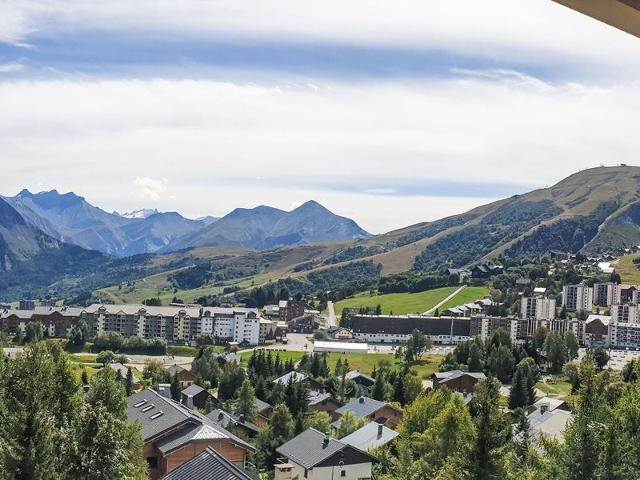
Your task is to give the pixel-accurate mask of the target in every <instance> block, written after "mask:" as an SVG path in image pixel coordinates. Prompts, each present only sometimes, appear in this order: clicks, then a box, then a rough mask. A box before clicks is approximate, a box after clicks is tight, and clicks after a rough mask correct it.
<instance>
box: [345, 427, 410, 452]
mask: <svg viewBox="0 0 640 480" xmlns="http://www.w3.org/2000/svg"><path fill="white" fill-rule="evenodd" d="M398 435H399V434H398V432H396V431H395V430H391V429H390V428H388V427H385V426H384V425H380V424H378V423H376V422H370V423H367V424H366V425H365V426H363V427H362V428H359V429H358V430H356V431H355V432H353V433H352V434H350V435H347V436H346V437H344V438H342V439H340V441H341V442H344V443H346V444H348V445H351V446H352V447H355V448H358V449H360V450H364V451H369V450H373V449H374V448H378V447H382V446H384V445H386V444H387V443H389V442H390V441H391V440H393V439H394V438H396V437H397V436H398Z"/></svg>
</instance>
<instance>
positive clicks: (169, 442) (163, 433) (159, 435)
mask: <svg viewBox="0 0 640 480" xmlns="http://www.w3.org/2000/svg"><path fill="white" fill-rule="evenodd" d="M127 417H128V419H129V421H130V422H136V421H138V422H140V424H141V426H142V438H143V441H144V449H143V452H144V456H145V459H146V460H147V464H148V466H149V476H150V478H151V479H152V480H156V479H159V478H162V477H163V476H164V475H166V474H168V473H170V472H172V471H173V470H175V469H177V468H178V467H180V466H181V465H182V464H184V463H186V462H188V461H189V460H191V459H192V458H194V457H195V456H197V455H199V454H201V453H202V452H203V451H205V450H206V449H207V448H211V449H213V450H214V451H215V452H216V453H218V454H219V455H221V456H222V457H224V458H225V459H226V460H227V461H228V462H231V463H233V464H234V465H236V467H238V468H240V469H244V468H245V465H246V462H247V458H248V456H249V454H250V453H252V452H253V451H254V450H255V449H254V448H253V447H252V446H251V445H249V444H248V443H247V442H245V441H244V440H242V439H241V438H239V437H237V436H235V435H233V434H232V433H230V432H228V431H227V430H225V429H224V428H222V427H220V426H219V425H216V424H215V423H214V422H212V421H211V420H210V419H208V418H207V417H205V416H204V415H201V414H199V413H198V412H196V411H193V410H191V409H189V408H187V407H185V406H184V405H182V404H180V403H178V402H174V401H173V400H171V399H169V398H166V397H164V396H162V395H160V394H159V393H157V392H156V391H154V390H150V389H147V390H143V391H142V392H139V393H136V394H134V395H132V396H131V397H129V399H128V408H127Z"/></svg>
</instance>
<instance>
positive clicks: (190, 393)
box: [182, 383, 206, 397]
mask: <svg viewBox="0 0 640 480" xmlns="http://www.w3.org/2000/svg"><path fill="white" fill-rule="evenodd" d="M202 392H206V390H205V389H204V388H202V387H201V386H200V385H196V384H195V383H194V384H193V385H189V386H188V387H187V388H185V389H184V390H182V394H183V395H186V396H187V397H194V396H196V395H198V394H199V393H202Z"/></svg>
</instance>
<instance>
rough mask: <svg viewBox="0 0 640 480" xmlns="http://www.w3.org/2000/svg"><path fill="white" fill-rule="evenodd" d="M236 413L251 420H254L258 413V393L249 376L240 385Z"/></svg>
mask: <svg viewBox="0 0 640 480" xmlns="http://www.w3.org/2000/svg"><path fill="white" fill-rule="evenodd" d="M234 413H235V414H236V416H238V417H240V416H242V417H244V418H245V419H246V420H247V421H249V422H253V420H254V419H255V418H256V415H257V414H258V411H257V409H256V395H255V392H254V390H253V387H252V386H251V382H250V381H249V379H248V378H245V379H244V381H243V382H242V385H241V386H240V391H239V392H238V401H237V402H236V405H235V410H234Z"/></svg>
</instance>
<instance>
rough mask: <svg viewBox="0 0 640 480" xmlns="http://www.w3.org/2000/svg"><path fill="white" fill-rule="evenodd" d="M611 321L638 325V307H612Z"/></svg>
mask: <svg viewBox="0 0 640 480" xmlns="http://www.w3.org/2000/svg"><path fill="white" fill-rule="evenodd" d="M611 320H613V321H614V322H620V323H633V324H640V307H639V306H638V305H637V304H636V305H629V304H624V305H612V306H611Z"/></svg>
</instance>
